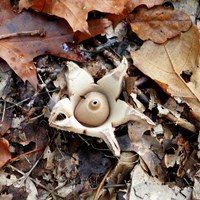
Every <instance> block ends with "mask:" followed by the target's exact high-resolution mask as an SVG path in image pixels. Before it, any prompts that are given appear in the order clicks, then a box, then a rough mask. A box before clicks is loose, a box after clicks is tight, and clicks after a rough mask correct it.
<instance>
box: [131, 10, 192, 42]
mask: <svg viewBox="0 0 200 200" xmlns="http://www.w3.org/2000/svg"><path fill="white" fill-rule="evenodd" d="M127 22H129V23H130V25H131V29H132V31H133V32H134V33H136V34H137V35H138V37H139V38H140V39H142V40H148V39H150V40H152V41H153V42H156V43H164V42H165V41H167V39H170V38H173V37H175V36H177V35H179V34H180V33H181V32H184V31H187V30H188V29H189V28H190V27H191V24H192V22H191V20H190V17H189V16H188V15H187V14H185V13H183V12H182V11H179V10H172V9H170V8H166V7H163V6H155V7H153V8H150V9H148V8H147V7H146V6H139V7H138V8H136V9H135V11H134V13H133V14H130V15H129V17H128V18H127Z"/></svg>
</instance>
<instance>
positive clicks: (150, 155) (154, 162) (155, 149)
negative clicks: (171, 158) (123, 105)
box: [128, 122, 165, 182]
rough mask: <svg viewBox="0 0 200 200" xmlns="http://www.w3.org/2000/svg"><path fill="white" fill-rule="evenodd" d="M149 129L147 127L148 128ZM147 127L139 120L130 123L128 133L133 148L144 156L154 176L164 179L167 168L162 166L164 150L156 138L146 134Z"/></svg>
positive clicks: (143, 158)
mask: <svg viewBox="0 0 200 200" xmlns="http://www.w3.org/2000/svg"><path fill="white" fill-rule="evenodd" d="M146 130H147V129H146ZM144 132H145V127H143V126H141V124H138V123H137V122H131V123H129V124H128V135H129V138H130V140H131V142H132V148H133V149H134V151H135V152H136V153H138V155H139V156H140V157H141V158H142V160H143V161H144V163H145V164H146V166H147V168H148V170H149V171H150V172H151V174H152V176H154V177H157V178H158V179H159V180H160V181H162V182H163V181H164V177H165V169H164V167H162V164H161V162H162V159H163V157H164V152H163V150H162V147H161V144H160V143H159V142H158V141H157V140H156V138H154V137H151V136H149V135H145V134H144Z"/></svg>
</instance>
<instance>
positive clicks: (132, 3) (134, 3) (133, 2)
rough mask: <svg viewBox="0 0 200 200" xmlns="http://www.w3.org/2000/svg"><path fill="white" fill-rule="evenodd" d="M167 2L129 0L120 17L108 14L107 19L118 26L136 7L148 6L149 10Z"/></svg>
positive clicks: (162, 0) (160, 0) (159, 0)
mask: <svg viewBox="0 0 200 200" xmlns="http://www.w3.org/2000/svg"><path fill="white" fill-rule="evenodd" d="M164 2H165V0H148V1H147V0H129V1H128V2H127V3H126V5H125V8H124V10H123V12H122V13H120V14H119V15H115V14H108V15H107V16H106V17H107V18H108V19H109V20H110V21H112V22H113V24H114V26H116V25H117V24H118V23H119V22H120V21H121V20H123V19H124V18H126V17H127V16H128V15H129V14H130V13H131V12H132V11H133V10H134V9H135V8H136V7H138V6H140V5H146V6H147V7H148V8H151V7H153V6H155V5H161V4H162V3H164Z"/></svg>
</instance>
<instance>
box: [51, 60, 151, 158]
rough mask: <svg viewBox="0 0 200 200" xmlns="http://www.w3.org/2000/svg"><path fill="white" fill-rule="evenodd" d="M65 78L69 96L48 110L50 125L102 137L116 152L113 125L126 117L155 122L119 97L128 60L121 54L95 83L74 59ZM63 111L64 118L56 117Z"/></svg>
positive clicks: (118, 148) (68, 64)
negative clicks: (114, 66) (120, 59)
mask: <svg viewBox="0 0 200 200" xmlns="http://www.w3.org/2000/svg"><path fill="white" fill-rule="evenodd" d="M67 66H68V71H67V72H66V75H65V76H66V81H67V87H68V94H69V98H63V99H61V100H60V101H58V102H57V103H56V105H55V106H54V107H53V110H52V111H51V115H50V118H49V124H50V126H52V127H55V128H58V129H61V130H65V131H71V132H74V133H79V134H84V135H88V136H92V137H97V138H101V139H103V140H104V141H105V143H106V144H107V145H108V147H109V148H110V150H111V151H112V152H113V154H114V155H115V156H120V147H119V144H118V142H117V140H116V138H115V135H114V130H115V127H117V126H119V125H121V124H123V123H126V122H128V121H131V120H133V121H141V123H145V124H148V125H149V127H151V126H153V125H154V123H153V122H152V121H151V119H149V118H148V117H147V116H145V115H144V114H143V113H140V112H139V111H137V110H135V109H133V107H132V106H131V105H129V104H127V103H126V102H125V101H122V100H120V99H118V97H119V95H120V93H121V90H122V83H123V79H124V76H125V75H126V71H127V69H128V62H127V60H126V58H123V60H122V61H121V63H120V64H119V66H118V67H116V68H115V69H113V70H112V71H111V72H110V73H108V74H106V75H105V76H103V77H102V78H101V79H99V80H98V81H97V83H94V79H93V77H92V76H91V75H90V74H89V73H88V72H87V71H86V70H84V69H82V68H80V67H79V66H78V65H77V64H75V63H73V62H68V63H67ZM59 115H64V116H65V117H64V119H59V118H58V116H59Z"/></svg>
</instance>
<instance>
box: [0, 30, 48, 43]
mask: <svg viewBox="0 0 200 200" xmlns="http://www.w3.org/2000/svg"><path fill="white" fill-rule="evenodd" d="M45 34H46V33H45V31H44V30H42V29H38V30H33V31H22V32H16V33H8V34H5V35H0V40H2V39H7V38H11V37H20V36H40V37H44V36H45Z"/></svg>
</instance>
